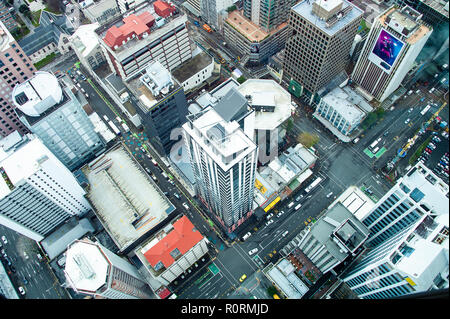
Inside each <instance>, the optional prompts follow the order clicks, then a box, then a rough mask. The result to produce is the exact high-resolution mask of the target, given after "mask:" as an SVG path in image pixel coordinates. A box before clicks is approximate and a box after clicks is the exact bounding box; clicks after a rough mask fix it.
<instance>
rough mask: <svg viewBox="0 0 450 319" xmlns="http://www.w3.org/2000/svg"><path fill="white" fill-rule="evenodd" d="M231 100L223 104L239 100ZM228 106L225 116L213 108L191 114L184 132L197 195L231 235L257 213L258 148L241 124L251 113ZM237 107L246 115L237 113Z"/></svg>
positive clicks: (235, 105)
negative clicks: (255, 191) (255, 184)
mask: <svg viewBox="0 0 450 319" xmlns="http://www.w3.org/2000/svg"><path fill="white" fill-rule="evenodd" d="M233 95H234V94H233ZM230 98H231V99H222V100H221V102H222V101H223V103H227V102H230V101H235V98H233V97H231V96H230ZM236 98H237V96H236ZM228 105H229V108H228V110H227V113H221V114H222V116H221V115H220V113H219V111H217V110H216V109H215V108H213V107H207V108H206V109H204V110H202V111H200V112H198V113H196V114H191V115H188V116H187V119H188V122H187V123H186V124H184V125H183V130H184V132H183V133H184V141H185V143H186V149H187V153H188V154H189V158H190V162H191V165H192V171H193V173H194V176H195V181H196V184H195V186H196V192H197V196H198V197H199V199H200V200H201V201H202V202H203V203H204V204H205V206H206V207H207V209H208V211H209V213H210V214H211V215H212V216H213V218H214V219H215V220H216V221H218V224H219V225H220V226H221V227H222V228H223V229H224V230H225V231H226V232H227V233H229V234H230V233H232V232H233V231H234V230H235V229H236V228H237V227H238V226H239V225H241V224H242V223H243V222H244V221H245V220H246V219H247V218H249V217H250V216H251V214H252V213H253V192H254V183H255V172H256V164H257V158H258V147H257V146H256V144H255V143H254V142H253V141H252V139H251V138H249V137H248V136H247V135H246V134H245V133H244V131H243V130H242V128H241V127H240V125H239V122H238V120H239V119H244V118H245V117H247V116H245V115H244V114H247V110H246V109H243V108H240V104H235V103H229V104H228ZM236 107H239V109H240V110H241V111H242V113H241V112H240V111H238V112H236ZM220 109H221V110H223V108H220ZM241 114H242V115H243V116H244V118H242V117H241ZM224 116H226V117H224ZM234 118H237V120H236V119H234ZM241 123H242V122H241Z"/></svg>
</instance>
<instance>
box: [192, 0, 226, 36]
mask: <svg viewBox="0 0 450 319" xmlns="http://www.w3.org/2000/svg"><path fill="white" fill-rule="evenodd" d="M200 5H201V16H202V19H203V20H204V21H205V22H206V23H208V24H209V25H210V26H211V27H212V28H214V29H216V30H219V29H220V19H221V18H220V16H221V14H223V12H224V11H225V10H226V9H227V8H229V7H231V6H232V5H233V0H201V1H200Z"/></svg>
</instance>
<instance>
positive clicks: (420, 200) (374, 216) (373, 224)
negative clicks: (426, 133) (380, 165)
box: [362, 163, 449, 247]
mask: <svg viewBox="0 0 450 319" xmlns="http://www.w3.org/2000/svg"><path fill="white" fill-rule="evenodd" d="M448 192H449V187H448V185H447V184H445V183H444V181H442V180H441V179H440V178H439V177H438V176H436V175H435V174H434V173H433V172H432V171H431V170H430V169H428V168H427V167H426V166H425V165H423V164H422V163H418V164H416V165H415V166H414V167H413V168H411V169H410V170H409V171H408V172H407V173H406V175H405V176H403V177H402V178H400V179H399V180H398V181H397V183H396V184H395V186H394V187H392V188H391V189H390V190H389V191H388V192H387V193H386V194H385V195H384V196H383V197H382V198H381V199H380V200H379V201H378V202H377V205H376V206H375V207H374V208H373V209H372V210H371V211H370V213H369V214H367V216H366V217H365V218H364V219H363V220H362V222H363V224H364V225H365V226H367V227H368V228H369V230H370V236H369V239H368V240H367V243H366V245H367V246H369V247H375V246H379V245H381V244H382V243H383V242H385V241H387V240H388V239H390V238H392V237H393V236H395V235H396V234H398V233H399V232H400V231H402V230H404V229H406V228H410V227H412V226H413V225H416V224H417V223H419V222H420V221H421V220H423V219H424V218H426V216H433V217H436V216H440V215H445V214H447V216H448V213H449V209H448Z"/></svg>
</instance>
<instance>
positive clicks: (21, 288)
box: [18, 286, 25, 296]
mask: <svg viewBox="0 0 450 319" xmlns="http://www.w3.org/2000/svg"><path fill="white" fill-rule="evenodd" d="M18 289H19V292H20V294H21V295H22V296H24V295H25V289H23V287H22V286H19V287H18Z"/></svg>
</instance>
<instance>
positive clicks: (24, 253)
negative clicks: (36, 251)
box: [23, 251, 30, 259]
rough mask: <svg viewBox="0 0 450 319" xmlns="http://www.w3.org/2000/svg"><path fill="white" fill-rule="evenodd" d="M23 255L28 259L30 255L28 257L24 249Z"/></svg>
mask: <svg viewBox="0 0 450 319" xmlns="http://www.w3.org/2000/svg"><path fill="white" fill-rule="evenodd" d="M23 256H24V257H25V259H28V258H30V257H28V255H27V252H26V251H24V252H23Z"/></svg>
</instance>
